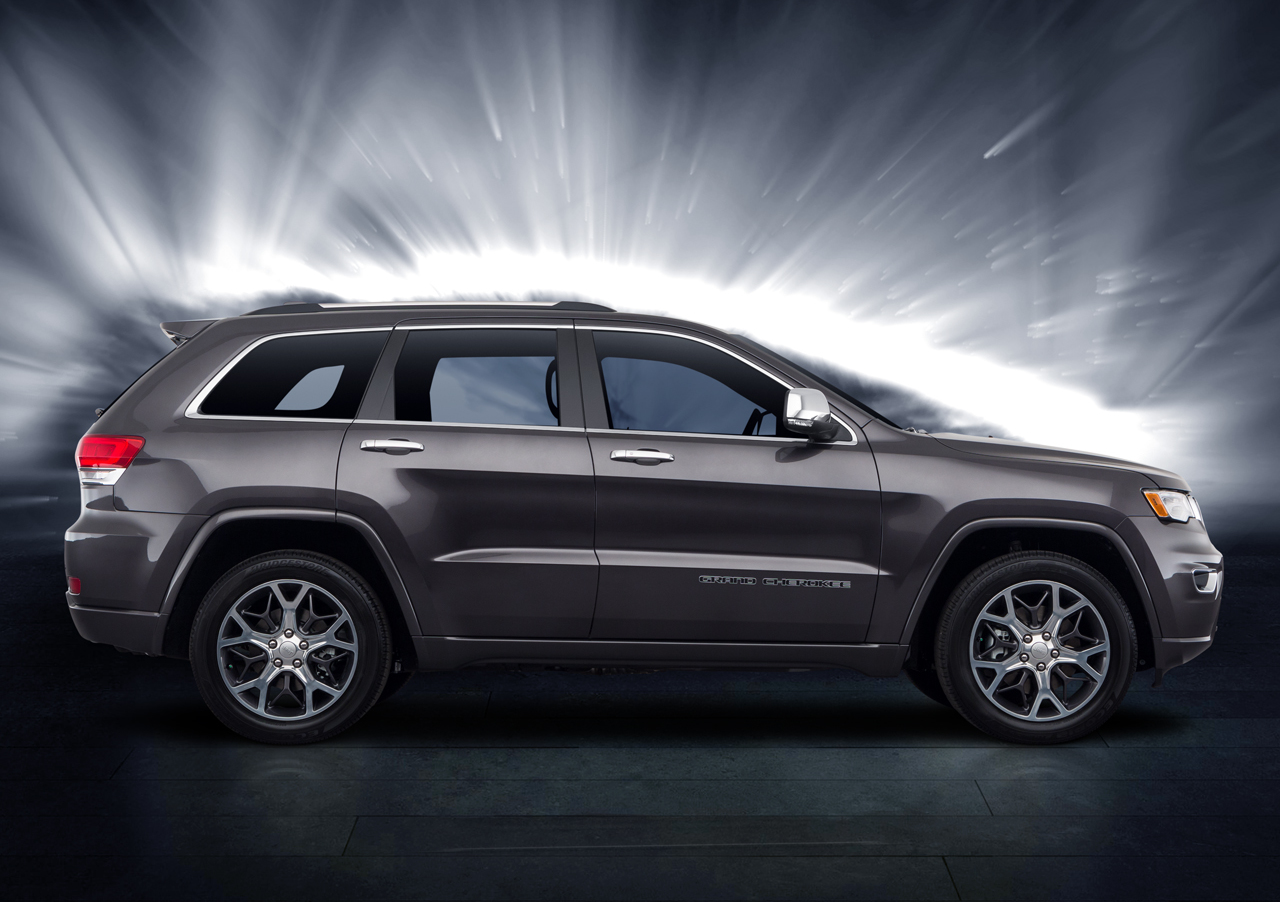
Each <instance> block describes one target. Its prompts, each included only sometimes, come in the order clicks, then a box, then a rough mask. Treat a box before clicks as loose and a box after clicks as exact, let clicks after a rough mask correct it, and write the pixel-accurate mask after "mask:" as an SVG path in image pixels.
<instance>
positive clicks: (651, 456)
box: [609, 448, 676, 467]
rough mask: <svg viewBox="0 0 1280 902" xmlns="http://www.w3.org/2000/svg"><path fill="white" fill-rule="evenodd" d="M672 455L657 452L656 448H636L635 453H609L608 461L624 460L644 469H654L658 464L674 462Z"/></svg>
mask: <svg viewBox="0 0 1280 902" xmlns="http://www.w3.org/2000/svg"><path fill="white" fill-rule="evenodd" d="M675 459H676V456H675V455H674V454H668V453H667V452H666V451H659V450H657V449H656V448H638V449H636V450H635V451H610V452H609V460H624V461H626V462H627V463H632V464H640V465H641V466H645V467H656V466H657V465H658V464H665V463H670V462H671V461H673V460H675Z"/></svg>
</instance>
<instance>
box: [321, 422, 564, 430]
mask: <svg viewBox="0 0 1280 902" xmlns="http://www.w3.org/2000/svg"><path fill="white" fill-rule="evenodd" d="M342 422H344V423H346V422H348V421H347V420H343V421H342ZM351 425H352V426H461V427H464V428H467V429H538V430H541V431H544V432H585V431H586V429H585V428H584V427H582V426H534V425H528V426H521V425H520V424H518V423H446V422H444V421H442V420H353V421H351Z"/></svg>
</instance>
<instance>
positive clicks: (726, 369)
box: [594, 330, 794, 436]
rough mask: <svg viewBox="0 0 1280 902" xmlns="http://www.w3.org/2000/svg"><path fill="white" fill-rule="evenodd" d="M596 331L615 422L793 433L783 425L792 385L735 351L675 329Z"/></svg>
mask: <svg viewBox="0 0 1280 902" xmlns="http://www.w3.org/2000/svg"><path fill="white" fill-rule="evenodd" d="M594 335H595V344H596V357H597V358H598V360H599V363H600V376H601V378H602V379H603V380H604V391H605V400H606V402H607V407H608V411H609V425H610V427H611V428H613V429H639V430H644V431H648V432H697V433H707V434H712V435H775V436H778V435H780V436H793V435H794V433H792V432H791V431H790V430H788V429H787V428H786V427H785V426H783V425H782V422H783V420H782V412H783V410H782V408H783V405H784V403H785V402H786V396H787V389H786V388H785V387H784V386H783V385H782V384H781V383H779V382H778V381H777V380H775V379H772V378H770V377H769V376H767V375H765V374H764V373H762V372H760V371H759V370H757V369H756V368H755V367H753V366H749V365H747V364H745V363H743V362H742V361H741V360H738V359H737V358H736V357H732V356H730V355H729V354H726V353H724V352H723V351H719V350H717V349H715V348H713V347H710V346H708V345H705V344H702V343H701V342H698V341H692V340H691V339H688V338H677V337H675V336H672V335H655V334H652V333H646V332H611V331H603V330H602V331H598V332H595V333H594Z"/></svg>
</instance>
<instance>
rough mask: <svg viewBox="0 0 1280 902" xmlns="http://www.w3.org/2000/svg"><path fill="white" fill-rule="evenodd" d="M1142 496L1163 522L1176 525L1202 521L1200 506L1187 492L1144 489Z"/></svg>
mask: <svg viewBox="0 0 1280 902" xmlns="http://www.w3.org/2000/svg"><path fill="white" fill-rule="evenodd" d="M1142 494H1143V495H1144V496H1145V497H1146V499H1147V503H1148V504H1150V505H1151V509H1152V510H1153V511H1155V513H1156V516H1157V517H1159V518H1160V519H1161V520H1172V521H1173V522H1175V523H1186V522H1187V521H1188V520H1190V519H1192V518H1193V517H1194V518H1195V519H1201V517H1200V505H1198V504H1196V499H1194V498H1192V497H1191V496H1190V495H1188V494H1186V493H1185V492H1174V491H1170V490H1168V489H1143V490H1142Z"/></svg>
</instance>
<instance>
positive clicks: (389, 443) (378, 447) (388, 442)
mask: <svg viewBox="0 0 1280 902" xmlns="http://www.w3.org/2000/svg"><path fill="white" fill-rule="evenodd" d="M360 450H361V451H382V452H383V453H385V454H408V453H409V452H410V451H421V450H422V445H421V444H420V443H418V442H411V441H408V440H407V439H402V438H367V439H365V440H364V441H362V442H361V443H360Z"/></svg>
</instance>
